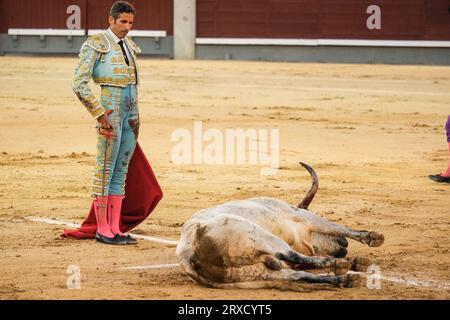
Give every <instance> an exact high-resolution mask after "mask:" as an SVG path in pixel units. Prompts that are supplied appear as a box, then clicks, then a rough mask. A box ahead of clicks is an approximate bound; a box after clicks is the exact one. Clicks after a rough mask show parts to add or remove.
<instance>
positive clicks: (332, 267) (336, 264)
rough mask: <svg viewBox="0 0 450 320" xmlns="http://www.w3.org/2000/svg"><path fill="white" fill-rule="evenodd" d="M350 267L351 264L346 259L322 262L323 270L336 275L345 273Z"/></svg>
mask: <svg viewBox="0 0 450 320" xmlns="http://www.w3.org/2000/svg"><path fill="white" fill-rule="evenodd" d="M351 267H352V265H351V263H350V262H349V261H347V260H346V259H327V260H326V261H325V262H324V267H323V268H324V269H325V270H327V271H331V272H333V273H334V274H336V275H341V274H345V273H347V272H348V271H349V270H350V268H351Z"/></svg>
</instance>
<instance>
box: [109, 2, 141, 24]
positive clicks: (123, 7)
mask: <svg viewBox="0 0 450 320" xmlns="http://www.w3.org/2000/svg"><path fill="white" fill-rule="evenodd" d="M121 13H132V14H134V15H135V14H136V9H135V8H134V7H133V5H132V4H131V3H128V2H126V1H117V2H114V4H113V5H112V7H111V10H110V12H109V15H110V16H111V17H113V18H114V20H115V19H117V18H119V16H120V14H121Z"/></svg>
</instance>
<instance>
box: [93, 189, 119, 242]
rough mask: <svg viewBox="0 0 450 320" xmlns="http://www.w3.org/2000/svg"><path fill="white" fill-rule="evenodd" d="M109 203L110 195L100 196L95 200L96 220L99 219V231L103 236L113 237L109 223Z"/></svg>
mask: <svg viewBox="0 0 450 320" xmlns="http://www.w3.org/2000/svg"><path fill="white" fill-rule="evenodd" d="M102 199H103V202H102ZM108 205H109V203H108V197H98V198H97V199H95V200H94V212H95V220H96V221H97V231H98V233H100V234H101V235H102V236H105V237H108V238H113V237H114V234H113V233H112V232H111V229H110V227H109V224H108V220H109V219H108Z"/></svg>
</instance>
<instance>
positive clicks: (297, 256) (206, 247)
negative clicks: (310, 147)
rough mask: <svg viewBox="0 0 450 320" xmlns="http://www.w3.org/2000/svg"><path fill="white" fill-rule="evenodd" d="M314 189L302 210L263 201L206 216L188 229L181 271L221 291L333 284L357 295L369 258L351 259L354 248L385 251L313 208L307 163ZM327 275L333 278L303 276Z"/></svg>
mask: <svg viewBox="0 0 450 320" xmlns="http://www.w3.org/2000/svg"><path fill="white" fill-rule="evenodd" d="M301 164H302V165H303V166H304V167H305V168H306V170H308V172H309V173H310V174H311V176H312V179H313V182H312V185H311V187H310V189H309V190H308V193H307V194H306V196H305V197H304V199H303V200H302V201H301V202H300V204H299V205H298V207H297V208H296V207H294V206H291V205H289V204H287V203H285V202H283V201H280V200H277V199H273V198H267V197H260V198H251V199H247V200H240V201H230V202H226V203H224V204H221V205H218V206H215V207H212V208H208V209H204V210H200V211H198V212H197V213H195V214H194V215H193V216H192V217H191V218H190V219H189V220H188V221H187V222H186V223H185V224H184V226H183V229H182V234H181V239H180V241H179V244H178V247H177V250H176V255H177V257H178V260H179V263H180V265H181V267H182V269H183V270H184V271H185V272H186V273H187V275H189V276H190V277H191V278H192V279H194V280H196V281H197V282H199V283H200V284H203V285H206V286H209V287H215V288H248V289H250V288H251V289H255V288H280V289H283V288H286V289H294V290H295V285H300V287H301V284H304V285H307V286H312V285H311V284H328V286H329V285H334V286H338V287H355V286H358V285H359V284H360V283H361V277H360V275H359V274H358V273H351V272H348V271H349V270H350V269H351V270H354V271H366V270H367V267H368V265H369V260H368V259H366V258H361V257H356V258H345V256H346V255H347V246H348V242H347V239H346V238H350V239H354V240H357V241H359V242H361V243H363V244H367V245H368V246H370V247H378V246H380V245H382V244H383V242H384V237H383V235H381V234H379V233H377V232H373V231H372V232H369V231H356V230H352V229H349V228H347V227H345V226H342V225H339V224H336V223H333V222H329V221H327V220H326V219H324V218H321V217H319V216H317V215H315V214H314V213H312V212H311V211H308V210H307V208H308V206H309V204H310V203H311V201H312V200H313V198H314V195H315V193H316V191H317V188H318V179H317V175H316V173H315V171H314V170H313V169H312V168H311V167H309V166H308V165H306V164H304V163H301ZM312 269H323V270H326V271H331V272H333V273H334V275H323V274H314V273H311V272H306V271H305V270H312Z"/></svg>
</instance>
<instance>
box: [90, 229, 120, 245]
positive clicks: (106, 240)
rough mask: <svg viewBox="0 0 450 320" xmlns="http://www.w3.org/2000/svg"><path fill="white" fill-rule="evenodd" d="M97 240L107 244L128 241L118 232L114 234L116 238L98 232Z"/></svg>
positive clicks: (118, 243)
mask: <svg viewBox="0 0 450 320" xmlns="http://www.w3.org/2000/svg"><path fill="white" fill-rule="evenodd" d="M95 240H96V241H98V242H101V243H105V244H115V245H125V244H127V243H126V241H125V240H124V239H122V237H120V236H119V235H118V234H116V235H115V236H114V238H108V237H105V236H102V235H101V234H100V233H98V232H97V233H96V234H95Z"/></svg>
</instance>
